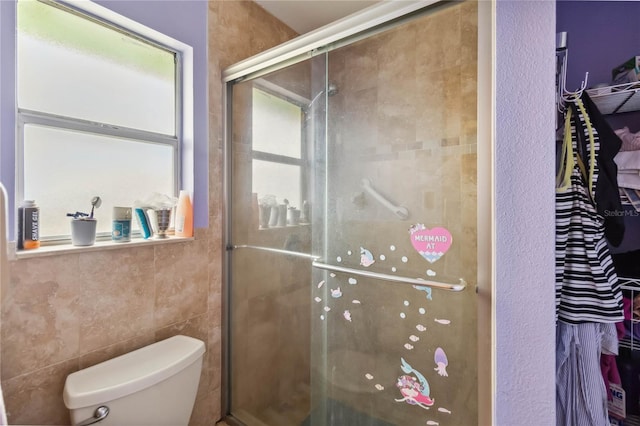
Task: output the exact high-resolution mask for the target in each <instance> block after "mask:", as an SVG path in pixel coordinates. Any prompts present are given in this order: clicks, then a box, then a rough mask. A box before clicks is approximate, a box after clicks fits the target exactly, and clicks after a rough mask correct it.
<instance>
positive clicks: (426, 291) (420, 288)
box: [413, 285, 433, 300]
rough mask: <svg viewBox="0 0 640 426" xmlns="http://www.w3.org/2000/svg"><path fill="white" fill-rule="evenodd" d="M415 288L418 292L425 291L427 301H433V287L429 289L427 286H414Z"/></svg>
mask: <svg viewBox="0 0 640 426" xmlns="http://www.w3.org/2000/svg"><path fill="white" fill-rule="evenodd" d="M413 288H415V289H416V290H420V291H424V292H425V293H427V299H428V300H433V299H432V298H431V287H427V286H426V285H414V286H413Z"/></svg>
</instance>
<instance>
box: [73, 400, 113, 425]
mask: <svg viewBox="0 0 640 426" xmlns="http://www.w3.org/2000/svg"><path fill="white" fill-rule="evenodd" d="M108 415H109V407H107V406H106V405H101V406H100V407H98V408H96V411H94V413H93V417H91V418H89V419H87V420H84V421H82V422H80V423H78V424H76V426H89V425H92V424H94V423H98V422H99V421H102V420H104V419H106V418H107V416H108Z"/></svg>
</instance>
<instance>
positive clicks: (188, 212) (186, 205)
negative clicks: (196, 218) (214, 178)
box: [175, 190, 193, 237]
mask: <svg viewBox="0 0 640 426" xmlns="http://www.w3.org/2000/svg"><path fill="white" fill-rule="evenodd" d="M175 224H176V225H175V229H176V231H175V235H176V237H193V205H192V204H191V197H190V196H189V192H188V191H184V190H182V191H180V196H179V197H178V206H177V208H176V222H175Z"/></svg>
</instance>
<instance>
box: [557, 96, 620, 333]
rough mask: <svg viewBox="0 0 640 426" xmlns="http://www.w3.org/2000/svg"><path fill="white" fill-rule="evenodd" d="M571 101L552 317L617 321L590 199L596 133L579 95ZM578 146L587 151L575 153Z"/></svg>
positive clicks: (614, 287) (615, 291) (600, 226)
mask: <svg viewBox="0 0 640 426" xmlns="http://www.w3.org/2000/svg"><path fill="white" fill-rule="evenodd" d="M571 107H572V108H571V109H569V112H568V113H567V119H566V123H565V126H569V127H568V128H567V133H565V135H566V136H565V140H564V142H563V144H564V145H563V152H565V154H566V155H565V163H566V164H568V165H569V166H568V167H571V170H570V181H566V179H565V182H564V184H563V185H558V186H560V187H559V188H557V189H556V319H560V320H562V321H565V322H567V323H573V324H577V323H583V322H601V323H610V322H619V321H622V320H623V319H624V316H623V312H622V293H621V288H620V283H619V281H618V277H617V275H616V272H615V270H614V267H613V262H612V260H611V254H610V252H609V247H608V245H607V241H606V239H605V237H604V217H603V216H602V215H600V214H599V213H598V212H597V210H596V206H595V199H594V198H595V186H596V182H597V180H598V164H597V161H596V158H597V155H598V149H599V141H598V134H597V131H596V129H595V128H593V127H592V126H591V123H590V121H589V117H588V115H587V113H586V111H585V109H584V106H583V105H582V103H581V101H580V100H579V99H578V100H576V102H575V105H573V104H572V105H571ZM584 142H586V144H585V143H584ZM579 149H580V150H583V151H586V152H585V154H586V155H582V156H581V155H579V153H578V151H579ZM583 157H584V158H585V160H584V161H583V160H582V158H583ZM568 173H569V170H567V176H569V174H568ZM561 180H562V179H560V180H559V181H558V182H560V181H561Z"/></svg>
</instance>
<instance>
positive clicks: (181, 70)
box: [17, 0, 192, 241]
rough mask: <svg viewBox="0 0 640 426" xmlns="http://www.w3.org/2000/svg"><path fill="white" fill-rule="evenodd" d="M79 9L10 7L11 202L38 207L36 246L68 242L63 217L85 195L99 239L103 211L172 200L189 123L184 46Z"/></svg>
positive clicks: (29, 2) (81, 207)
mask: <svg viewBox="0 0 640 426" xmlns="http://www.w3.org/2000/svg"><path fill="white" fill-rule="evenodd" d="M82 7H83V8H88V9H90V10H89V12H90V13H85V12H84V11H81V10H76V9H72V8H70V7H67V6H64V5H60V4H57V3H55V2H51V1H48V0H44V1H33V0H19V1H18V6H17V12H18V14H17V16H18V34H17V101H18V145H17V161H18V163H17V199H18V200H20V199H34V200H36V202H37V204H38V205H39V206H40V226H41V227H40V236H41V239H42V240H43V241H46V240H52V239H61V238H62V239H64V238H68V235H69V233H70V228H69V218H68V217H66V213H67V212H75V211H85V212H86V211H88V210H90V207H91V205H90V200H91V198H92V197H93V196H95V195H99V196H100V197H101V198H102V201H103V203H102V206H101V208H100V209H98V210H96V217H97V218H98V233H99V234H103V235H104V234H108V233H110V231H111V212H112V207H114V206H133V204H134V202H135V201H136V200H143V199H145V198H147V197H148V196H149V195H150V194H152V193H154V192H158V193H162V194H168V195H176V194H177V190H178V188H179V186H180V185H181V182H180V176H181V174H180V173H181V170H180V169H181V155H180V152H181V148H182V145H183V139H184V137H185V128H191V127H192V124H191V125H189V124H188V123H187V122H186V121H188V119H189V118H191V119H192V117H187V116H185V115H184V114H183V108H182V105H183V104H184V100H183V99H184V94H185V92H187V91H188V90H189V89H187V88H186V86H185V81H190V80H191V78H190V76H188V75H187V70H188V72H191V68H189V67H185V66H184V64H183V59H184V57H185V56H188V57H189V58H190V55H191V50H190V49H191V48H190V47H189V46H186V45H183V44H182V43H180V42H177V41H175V40H172V39H170V38H169V37H166V36H164V35H162V34H159V33H157V32H155V31H153V30H150V29H149V28H146V27H144V26H142V25H140V24H136V23H133V22H132V21H130V20H127V19H125V18H122V17H120V16H119V15H116V14H114V13H111V12H110V11H108V10H106V9H104V8H102V7H100V6H97V5H95V4H93V3H85V2H83V3H82ZM105 11H106V12H105ZM107 12H109V13H107ZM101 13H102V15H104V16H108V18H104V17H101V16H100V15H101ZM125 27H127V28H126V29H125ZM131 28H133V29H131ZM136 30H139V31H136ZM187 77H189V78H187Z"/></svg>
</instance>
